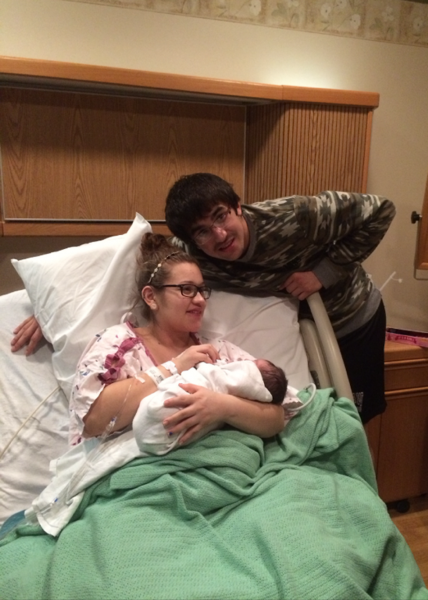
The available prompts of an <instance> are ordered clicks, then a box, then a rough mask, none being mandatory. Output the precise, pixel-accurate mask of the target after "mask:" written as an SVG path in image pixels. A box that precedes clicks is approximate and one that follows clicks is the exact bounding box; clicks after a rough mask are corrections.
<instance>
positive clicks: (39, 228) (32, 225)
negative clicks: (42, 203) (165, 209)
mask: <svg viewBox="0 0 428 600" xmlns="http://www.w3.org/2000/svg"><path fill="white" fill-rule="evenodd" d="M130 225H131V222H123V223H108V222H104V223H103V222H101V223H80V222H76V223H61V222H58V221H52V222H46V221H40V222H34V221H33V222H31V221H20V222H17V221H15V222H10V221H7V222H0V235H3V236H10V237H12V236H27V237H32V236H33V237H34V236H48V237H54V236H64V237H67V236H87V237H107V236H112V235H122V234H123V233H126V232H127V231H128V229H129V227H130ZM152 230H153V231H154V232H155V233H162V234H163V235H171V232H170V230H169V229H168V227H167V226H166V225H165V224H164V223H153V224H152Z"/></svg>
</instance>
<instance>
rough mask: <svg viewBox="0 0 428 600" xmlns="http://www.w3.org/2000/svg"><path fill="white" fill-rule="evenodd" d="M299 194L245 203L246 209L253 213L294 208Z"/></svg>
mask: <svg viewBox="0 0 428 600" xmlns="http://www.w3.org/2000/svg"><path fill="white" fill-rule="evenodd" d="M296 198H297V196H285V197H284V198H273V199H269V200H261V201H259V202H253V203H252V204H243V205H242V207H243V209H244V210H247V211H248V212H253V213H277V212H280V211H286V210H294V205H295V201H296Z"/></svg>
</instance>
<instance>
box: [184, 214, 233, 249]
mask: <svg viewBox="0 0 428 600" xmlns="http://www.w3.org/2000/svg"><path fill="white" fill-rule="evenodd" d="M231 212H232V210H231V209H230V208H229V209H228V210H223V211H222V212H221V213H219V214H218V215H217V216H216V218H215V219H213V222H212V223H211V225H210V226H209V227H201V228H200V229H198V230H197V231H196V233H194V234H193V241H195V242H196V243H197V244H199V245H200V246H202V245H203V244H206V243H207V242H208V241H209V240H210V239H211V238H212V236H213V228H214V227H216V228H217V229H224V227H225V226H226V224H227V221H228V219H229V216H230V213H231Z"/></svg>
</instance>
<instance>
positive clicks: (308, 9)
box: [61, 0, 428, 46]
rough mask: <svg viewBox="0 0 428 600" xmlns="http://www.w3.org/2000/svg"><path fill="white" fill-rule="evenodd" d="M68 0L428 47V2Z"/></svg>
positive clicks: (70, 0) (391, 0) (351, 0)
mask: <svg viewBox="0 0 428 600" xmlns="http://www.w3.org/2000/svg"><path fill="white" fill-rule="evenodd" d="M61 1H63V0H61ZM65 1H67V2H85V3H87V4H104V5H109V6H116V7H122V8H133V9H140V10H147V11H154V12H162V13H169V14H180V15H185V16H193V17H203V18H206V19H216V20H222V21H233V22H239V23H252V24H255V25H263V26H267V27H280V28H284V29H295V30H299V31H311V32H316V33H326V34H330V35H340V36H346V37H353V38H357V39H364V40H374V41H380V42H392V43H397V44H410V45H415V46H428V0H421V1H418V2H411V1H410V0H65Z"/></svg>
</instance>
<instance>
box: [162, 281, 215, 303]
mask: <svg viewBox="0 0 428 600" xmlns="http://www.w3.org/2000/svg"><path fill="white" fill-rule="evenodd" d="M151 285H153V284H151ZM153 287H154V288H156V289H161V288H166V287H170V288H171V287H175V288H180V293H181V295H182V296H184V297H185V298H195V297H196V296H197V294H201V296H202V298H203V299H204V300H208V298H209V297H210V296H211V291H212V290H211V288H210V287H208V286H206V285H195V284H194V283H165V284H164V285H153ZM183 288H193V293H191V294H185V293H184V290H183Z"/></svg>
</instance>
